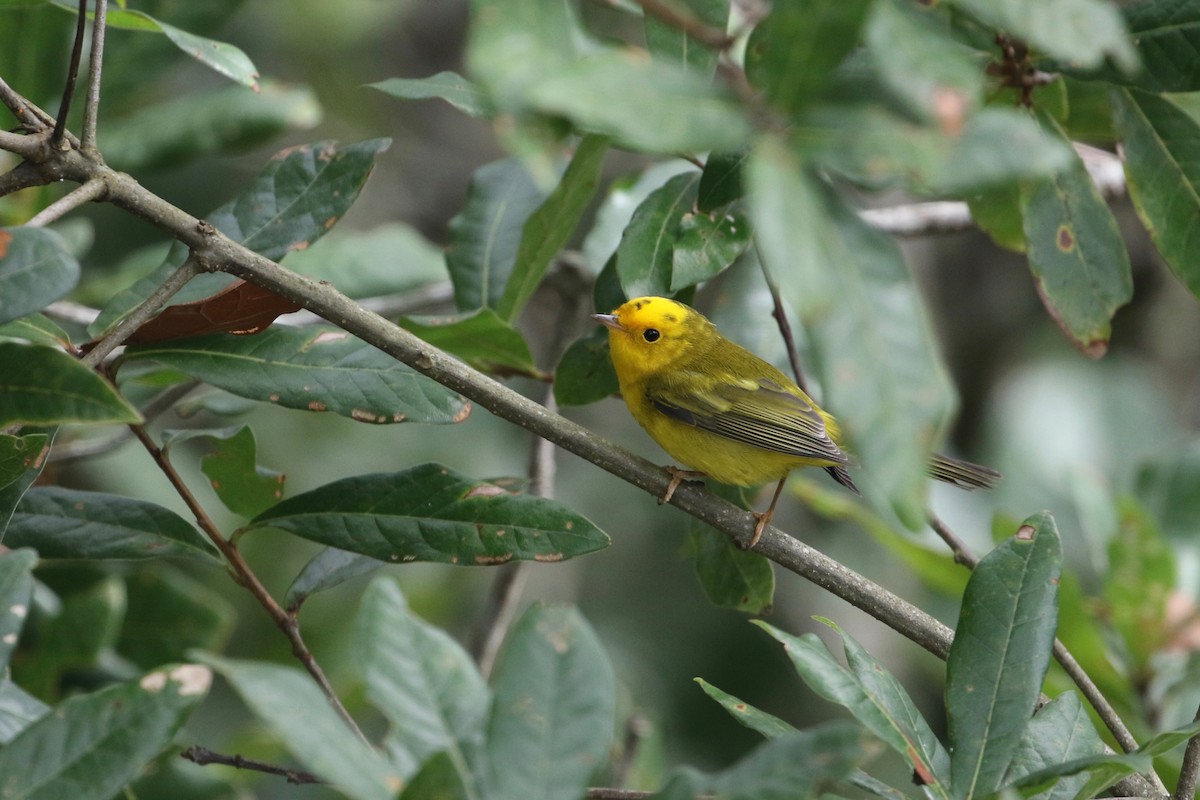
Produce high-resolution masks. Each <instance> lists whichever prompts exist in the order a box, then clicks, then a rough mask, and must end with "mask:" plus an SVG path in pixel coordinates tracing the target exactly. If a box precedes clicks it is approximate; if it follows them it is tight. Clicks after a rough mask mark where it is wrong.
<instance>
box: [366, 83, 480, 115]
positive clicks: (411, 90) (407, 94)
mask: <svg viewBox="0 0 1200 800" xmlns="http://www.w3.org/2000/svg"><path fill="white" fill-rule="evenodd" d="M367 86H370V87H371V88H372V89H378V90H379V91H381V92H383V93H384V94H390V95H391V96H392V97H399V98H400V99H401V100H428V99H430V98H438V99H441V100H445V101H446V102H447V103H449V104H450V105H452V106H454V107H455V108H457V109H458V110H459V111H462V112H463V113H464V114H467V115H468V116H472V117H488V116H491V114H492V109H491V107H490V106H489V105H488V102H487V98H486V97H484V95H483V93H482V92H481V91H479V89H478V87H476V86H475V84H473V83H471V82H470V81H469V80H467V79H466V78H464V77H463V76H462V75H459V74H458V73H457V72H439V73H438V74H436V75H430V76H429V77H428V78H416V79H410V78H388V79H387V80H385V81H379V82H378V83H368V84H367Z"/></svg>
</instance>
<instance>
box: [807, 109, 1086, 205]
mask: <svg viewBox="0 0 1200 800" xmlns="http://www.w3.org/2000/svg"><path fill="white" fill-rule="evenodd" d="M805 119H806V127H805V131H804V135H803V136H800V137H798V138H797V147H798V150H799V151H800V152H801V153H805V154H808V155H810V156H811V157H812V158H814V159H816V160H818V161H820V162H821V163H822V164H823V165H825V166H827V167H828V168H830V169H833V170H835V171H837V172H840V173H842V174H844V175H846V176H847V177H849V178H851V179H852V180H854V181H856V182H858V183H861V184H863V185H864V186H867V187H869V188H881V187H888V186H893V185H901V186H905V187H907V188H909V189H911V190H912V191H914V192H919V193H922V194H930V195H943V194H965V193H972V192H977V191H979V190H981V189H985V188H989V187H993V186H999V185H1005V184H1007V183H1010V182H1012V181H1014V180H1019V179H1022V178H1039V177H1046V176H1049V175H1052V174H1054V173H1055V172H1056V171H1058V170H1060V169H1063V168H1065V167H1066V166H1067V165H1068V164H1069V163H1070V159H1071V158H1072V157H1073V154H1074V151H1073V150H1072V149H1071V147H1070V145H1069V144H1067V143H1065V142H1063V141H1061V140H1059V139H1056V138H1054V137H1052V136H1050V135H1049V134H1047V133H1046V132H1044V131H1043V130H1042V129H1041V128H1040V127H1039V126H1038V124H1037V122H1036V121H1035V120H1033V119H1031V118H1030V117H1029V115H1028V114H1026V113H1024V112H1022V111H1018V110H1016V109H1010V108H985V109H983V110H982V111H979V112H978V113H975V114H973V115H971V116H970V117H968V118H967V120H966V121H965V123H964V124H963V127H962V130H961V131H957V132H952V133H947V132H945V131H943V130H941V129H938V128H935V127H932V126H928V125H921V124H918V123H914V122H912V121H910V120H908V119H906V118H904V117H901V116H898V115H896V114H894V113H892V112H890V111H887V110H886V109H884V108H882V107H879V106H847V107H836V106H830V107H826V108H822V109H818V110H817V111H815V112H813V114H811V115H809V116H808V117H806V118H805Z"/></svg>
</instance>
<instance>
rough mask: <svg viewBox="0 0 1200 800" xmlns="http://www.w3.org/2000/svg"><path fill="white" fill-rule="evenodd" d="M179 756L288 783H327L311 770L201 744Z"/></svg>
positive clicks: (197, 762) (205, 764) (204, 764)
mask: <svg viewBox="0 0 1200 800" xmlns="http://www.w3.org/2000/svg"><path fill="white" fill-rule="evenodd" d="M179 757H180V758H183V759H185V760H187V761H191V762H192V763H193V764H199V765H200V766H202V767H205V766H208V765H209V764H221V765H222V766H226V767H233V768H234V769H248V770H253V771H254V772H265V773H266V774H268V775H278V776H280V777H282V778H286V779H287V782H288V783H294V784H303V783H325V781H323V780H321V779H320V778H318V777H317V776H316V775H313V774H312V773H311V772H305V771H304V770H302V769H291V768H290V767H281V766H278V765H276V764H268V763H267V762H265V761H256V760H255V759H253V758H243V757H242V756H239V755H236V754H235V755H232V756H227V755H225V754H224V753H217V752H214V751H212V750H209V749H208V748H207V747H200V746H199V745H193V746H191V747H189V748H187V749H185V750H184V751H183V752H181V753H180V754H179Z"/></svg>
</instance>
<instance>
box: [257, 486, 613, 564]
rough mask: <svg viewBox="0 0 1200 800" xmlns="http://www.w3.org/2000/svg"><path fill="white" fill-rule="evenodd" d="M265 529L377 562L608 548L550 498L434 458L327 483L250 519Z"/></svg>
mask: <svg viewBox="0 0 1200 800" xmlns="http://www.w3.org/2000/svg"><path fill="white" fill-rule="evenodd" d="M264 526H269V527H272V528H279V529H281V530H285V531H289V532H291V533H294V534H296V535H297V536H300V537H302V538H305V539H309V540H311V541H314V542H320V543H321V544H325V545H329V546H331V547H337V548H340V549H342V550H350V551H352V552H355V553H360V554H362V555H366V556H371V557H372V558H377V559H379V560H380V561H386V562H409V561H438V562H443V563H450V564H460V565H463V566H472V565H492V564H501V563H504V562H506V561H510V560H512V559H517V560H525V559H532V560H536V561H561V560H563V559H567V558H573V557H575V556H578V555H583V554H585V553H590V552H593V551H595V550H600V549H603V548H604V547H607V546H608V537H607V536H606V535H605V534H604V532H603V531H601V530H600V529H599V528H597V527H596V526H595V525H593V524H592V523H591V522H589V521H588V520H587V519H586V518H584V517H582V516H580V515H579V514H576V513H574V512H573V511H570V510H568V509H566V508H565V507H563V506H561V505H559V504H558V503H555V502H553V501H551V500H543V499H542V498H539V497H532V496H530V495H513V494H509V493H508V492H506V491H505V490H504V489H501V488H500V487H498V486H496V485H495V484H492V483H486V482H482V481H476V480H473V479H471V478H468V477H467V476H465V475H461V474H459V473H457V472H454V471H453V470H450V469H448V468H446V467H443V466H441V465H439V464H422V465H421V466H417V467H413V468H411V469H407V470H404V471H402V472H395V473H387V474H376V475H358V476H355V477H352V478H344V479H342V480H339V481H334V482H333V483H328V484H326V485H325V486H322V487H320V488H318V489H314V490H313V491H311V492H305V493H304V494H301V495H297V496H296V497H291V498H288V499H287V500H284V501H283V502H281V503H279V504H277V505H275V506H274V507H272V508H270V509H268V510H267V511H266V512H265V513H263V514H260V515H259V516H258V517H256V518H255V519H254V520H253V521H252V522H251V524H250V527H251V528H257V527H264Z"/></svg>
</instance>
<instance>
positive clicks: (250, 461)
mask: <svg viewBox="0 0 1200 800" xmlns="http://www.w3.org/2000/svg"><path fill="white" fill-rule="evenodd" d="M205 438H207V439H208V440H209V442H210V443H211V444H212V445H213V446H214V447H215V450H213V451H212V452H210V453H207V454H205V455H204V456H203V457H202V458H201V459H200V470H201V471H202V472H203V473H204V475H205V476H206V477H207V478H208V480H209V483H210V485H211V486H212V488H213V491H214V492H216V493H217V497H219V498H220V499H221V502H222V503H224V504H225V507H226V508H228V509H229V510H230V511H232V512H233V513H235V514H238V515H240V516H243V517H246V518H247V519H249V518H250V517H254V516H256V515H258V514H261V513H262V512H264V511H266V510H267V509H268V508H270V507H271V506H273V505H274V504H275V503H277V502H279V499H280V498H281V497H283V481H284V477H285V476H284V474H283V473H282V472H276V471H275V470H271V469H266V468H265V467H260V466H258V464H257V459H258V456H257V448H256V447H255V444H254V431H252V430H251V429H250V426H249V425H243V426H241V427H240V428H237V429H236V430H230V431H224V432H221V433H210V434H208V435H207V436H206V437H205Z"/></svg>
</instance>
